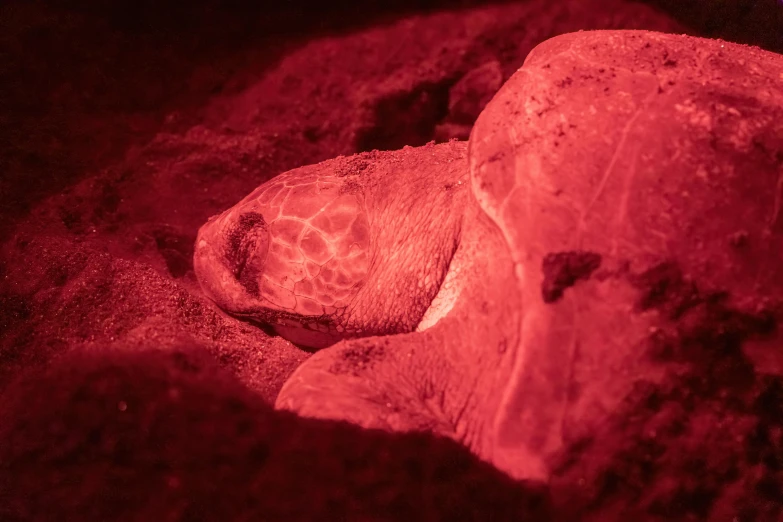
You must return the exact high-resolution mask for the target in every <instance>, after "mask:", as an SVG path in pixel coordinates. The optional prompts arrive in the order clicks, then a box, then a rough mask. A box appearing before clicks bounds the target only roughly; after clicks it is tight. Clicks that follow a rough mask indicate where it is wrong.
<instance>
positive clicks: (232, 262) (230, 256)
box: [226, 212, 269, 296]
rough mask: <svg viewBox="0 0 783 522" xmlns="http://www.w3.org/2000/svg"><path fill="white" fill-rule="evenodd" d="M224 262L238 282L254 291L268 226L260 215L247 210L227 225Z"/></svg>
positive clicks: (267, 243)
mask: <svg viewBox="0 0 783 522" xmlns="http://www.w3.org/2000/svg"><path fill="white" fill-rule="evenodd" d="M227 239H228V241H227V251H226V262H227V264H228V268H229V269H230V270H231V272H232V273H233V274H234V277H235V278H236V279H237V281H239V283H240V284H241V285H242V286H243V287H244V288H245V289H246V290H247V291H248V292H249V293H250V294H252V295H256V296H257V295H258V275H259V274H260V273H261V270H262V269H263V267H264V262H265V260H266V255H267V252H268V251H269V227H268V225H267V223H266V221H264V216H262V215H261V214H259V213H258V212H247V213H245V214H242V215H241V216H239V219H237V220H236V222H235V223H234V224H233V225H232V226H231V228H230V230H229V232H228V234H227Z"/></svg>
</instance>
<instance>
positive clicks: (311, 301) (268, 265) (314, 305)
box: [234, 169, 370, 317]
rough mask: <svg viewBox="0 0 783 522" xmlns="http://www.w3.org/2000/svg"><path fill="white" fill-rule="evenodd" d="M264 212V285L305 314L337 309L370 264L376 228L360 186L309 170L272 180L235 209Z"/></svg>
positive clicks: (285, 306)
mask: <svg viewBox="0 0 783 522" xmlns="http://www.w3.org/2000/svg"><path fill="white" fill-rule="evenodd" d="M251 211H252V212H258V213H260V214H262V215H263V216H264V219H265V220H266V222H267V224H268V227H269V230H270V245H269V253H270V254H271V255H268V256H267V257H266V260H265V263H264V270H263V274H262V275H261V284H260V286H259V291H260V293H261V294H263V296H264V297H265V299H267V300H269V301H270V302H271V303H272V304H273V305H275V306H277V307H279V308H280V309H282V310H285V311H288V312H290V313H294V314H299V315H303V316H315V317H319V316H323V315H332V314H335V313H337V312H338V311H339V309H341V308H344V307H345V306H346V305H347V304H348V303H347V302H346V299H347V298H348V296H349V295H350V293H351V291H352V290H353V289H354V288H355V286H356V285H358V284H361V282H362V281H363V280H364V278H365V276H366V275H367V271H368V268H369V255H368V251H369V247H370V234H369V223H368V220H367V214H366V212H365V210H364V203H363V201H362V199H361V194H360V193H359V192H353V193H345V191H344V190H343V183H342V180H341V179H333V180H332V179H328V178H324V176H319V175H316V174H312V173H309V172H308V171H307V170H306V169H305V171H304V172H296V173H289V174H284V175H282V176H279V177H277V178H275V179H273V180H272V181H270V182H269V183H266V184H264V185H262V186H261V187H259V188H258V189H257V190H255V191H254V192H253V193H252V194H250V196H248V197H247V198H245V199H244V200H243V201H242V202H241V203H240V204H239V205H237V207H235V209H234V212H251Z"/></svg>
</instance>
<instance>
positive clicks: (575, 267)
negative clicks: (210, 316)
mask: <svg viewBox="0 0 783 522" xmlns="http://www.w3.org/2000/svg"><path fill="white" fill-rule="evenodd" d="M467 156H468V158H467V170H466V172H469V175H466V174H464V173H463V171H462V170H461V169H463V168H465V167H464V166H465V165H466V163H465V144H464V143H454V142H452V143H447V144H442V145H437V146H435V145H430V146H427V147H423V148H419V149H405V150H402V151H398V152H392V153H374V154H370V155H360V156H357V157H354V158H348V159H346V158H343V159H338V160H334V161H333V162H331V163H330V162H327V163H322V164H320V165H319V166H316V167H305V168H304V169H299V170H295V171H292V172H289V173H287V174H284V175H283V176H282V177H280V178H277V179H276V180H273V181H272V182H271V183H270V184H267V185H263V186H262V187H259V189H257V190H256V192H254V193H253V194H251V195H250V196H248V198H245V199H244V200H243V201H242V202H240V203H239V204H238V205H237V206H235V207H234V208H232V209H231V210H229V211H227V212H226V213H224V214H223V215H222V216H221V217H218V218H217V219H215V220H213V221H211V222H210V223H208V224H207V225H206V226H205V227H204V228H203V229H202V230H201V232H200V234H199V239H198V240H197V242H198V243H197V248H196V257H195V263H196V270H197V274H198V276H199V278H200V280H201V283H202V285H203V286H204V288H205V290H206V291H207V293H208V294H209V295H211V296H212V297H213V298H214V299H215V300H216V301H217V302H218V304H220V305H221V306H223V307H224V308H226V309H227V310H229V311H232V312H234V313H241V314H247V313H253V314H256V317H258V318H259V319H261V320H270V319H271V320H272V322H275V321H277V320H278V319H281V320H282V321H283V323H284V329H282V330H281V333H283V334H284V335H289V336H290V338H292V339H293V340H298V341H299V342H304V344H307V343H311V344H328V343H329V342H332V341H334V340H335V339H337V338H339V337H355V336H359V335H364V334H370V335H375V336H374V337H368V338H359V339H347V340H343V341H342V342H340V343H338V344H336V345H334V346H331V347H329V348H326V349H324V350H321V351H319V352H317V353H315V354H314V355H313V356H312V357H311V358H310V359H308V360H307V361H306V362H305V363H304V364H302V365H301V366H300V367H299V368H298V369H297V370H296V371H295V372H294V374H293V375H292V376H291V378H290V379H289V380H288V381H287V382H286V384H285V385H284V387H283V389H282V390H281V392H280V395H279V397H278V399H277V404H276V406H277V407H278V408H283V409H288V410H293V411H295V412H298V413H299V414H301V415H304V416H309V417H320V418H330V419H344V420H348V421H351V422H354V423H358V424H360V425H362V426H366V427H375V428H383V429H391V430H400V431H406V430H417V429H426V430H431V431H433V432H436V433H439V434H443V435H446V436H449V437H452V438H455V439H457V440H459V441H461V442H462V443H463V444H465V445H467V446H468V447H469V448H471V449H472V450H473V451H474V452H475V453H476V454H478V455H479V456H481V457H482V458H484V459H486V460H488V461H490V462H492V463H494V464H495V465H496V466H497V467H499V468H500V469H503V470H505V471H506V472H508V473H509V474H511V475H513V476H515V477H520V478H547V477H548V476H549V475H550V474H551V472H552V465H553V464H552V463H553V458H554V456H555V455H557V454H558V452H560V451H561V450H562V449H563V448H564V447H566V446H568V445H570V444H572V443H574V442H575V441H578V440H580V438H581V437H583V436H584V435H585V434H587V433H589V432H590V431H591V430H592V429H594V428H595V427H596V426H598V425H600V424H601V423H602V422H603V421H604V420H605V419H606V418H607V416H608V415H610V413H611V412H612V411H615V410H616V409H617V408H618V405H619V404H620V403H621V402H622V401H624V400H625V399H627V398H628V397H629V396H630V394H631V393H632V391H633V389H634V388H635V386H637V385H638V384H639V383H640V382H645V383H652V384H655V383H659V382H661V380H662V379H664V378H665V376H666V375H667V373H670V372H673V371H675V369H673V368H674V367H675V366H676V365H674V366H673V365H671V364H664V363H662V362H660V361H659V360H658V359H656V358H655V357H653V356H652V355H651V353H653V352H654V351H655V350H659V351H660V350H666V349H668V350H677V349H680V348H682V347H683V346H686V345H687V346H692V345H699V346H701V348H703V349H711V348H712V346H708V345H709V344H710V343H711V342H713V341H714V339H715V337H714V336H712V337H710V336H709V335H707V334H706V333H705V332H707V331H708V330H710V329H715V330H719V331H720V332H723V333H726V332H728V333H729V334H731V336H733V337H731V340H732V342H737V343H743V342H744V341H745V340H746V339H747V338H753V337H754V336H755V337H759V339H757V340H756V341H754V343H755V344H753V346H752V347H750V345H749V344H748V343H744V345H745V349H747V350H751V349H754V350H755V354H756V355H757V356H761V355H763V354H766V355H767V356H769V355H770V354H776V355H775V357H777V359H776V360H777V362H778V363H779V362H780V352H779V351H772V350H769V349H767V348H769V347H771V346H776V344H775V343H778V344H779V343H780V339H779V338H777V337H775V336H776V334H775V333H774V325H775V324H777V322H778V320H779V319H780V317H781V309H780V307H779V306H778V303H779V298H780V296H781V295H783V293H782V292H783V234H782V233H783V216H781V215H780V214H781V200H782V198H783V57H781V56H779V55H776V54H773V53H770V52H765V51H762V50H760V49H757V48H751V47H746V46H741V45H737V44H732V43H727V42H723V41H718V40H708V39H702V38H694V37H688V36H677V35H668V34H661V33H654V32H647V31H591V32H579V33H572V34H566V35H561V36H558V37H555V38H552V39H550V40H547V41H545V42H544V43H542V44H540V45H539V46H537V47H536V48H535V49H534V50H533V51H532V52H531V53H530V55H529V56H528V58H527V59H526V61H525V63H524V65H523V67H522V68H521V69H520V70H519V71H517V72H516V73H515V74H514V75H513V76H512V77H511V78H510V79H509V80H508V81H507V82H506V83H505V84H504V86H503V87H502V88H501V90H500V91H499V92H498V94H497V95H496V96H495V97H494V98H493V100H492V101H491V102H490V103H489V105H488V106H487V107H486V108H485V110H484V111H483V112H482V113H481V115H480V117H479V119H478V121H477V122H476V125H475V127H474V129H473V131H472V133H471V136H470V140H469V145H468V150H467ZM346 165H348V166H350V165H356V166H359V165H360V166H361V167H360V168H361V169H365V171H367V172H368V174H367V180H368V181H367V182H366V183H365V182H363V181H362V180H363V179H365V178H364V177H363V176H364V175H357V176H354V177H351V176H345V174H344V172H343V170H342V169H344V168H345V166H346ZM330 169H333V170H334V172H332V173H331V174H329V170H330ZM354 170H359V167H357V168H356V169H353V170H352V168H348V171H349V173H353V172H354ZM303 180H309V181H307V183H310V184H311V185H308V186H310V187H312V188H299V189H298V190H300V192H298V193H297V192H295V190H297V189H296V188H295V187H294V185H297V184H298V185H297V186H299V187H301V183H303ZM330 184H334V186H332V185H330ZM322 185H323V186H322ZM327 185H328V186H327ZM463 186H467V188H468V189H467V190H464V189H463V190H462V191H460V190H459V188H460V187H463ZM455 189H456V190H455ZM286 190H287V192H286ZM298 194H303V195H302V196H299V195H298ZM324 194H325V195H326V199H319V198H321V197H322V195H324ZM335 194H340V196H338V197H336V196H335ZM294 198H301V199H297V200H296V201H294ZM340 198H343V199H340ZM319 201H327V202H328V203H329V204H330V205H331V204H335V205H338V209H339V211H338V215H339V216H340V219H343V220H344V222H345V223H348V222H349V221H350V223H351V225H350V226H351V228H350V232H348V233H344V234H343V235H342V236H339V235H335V236H329V237H327V236H326V235H323V234H326V232H323V233H322V237H323V239H325V240H326V242H328V241H330V239H329V238H330V237H335V238H338V237H339V239H338V241H337V242H336V243H335V244H334V246H332V247H330V248H331V250H329V255H334V256H336V257H333V258H330V259H346V258H351V256H354V259H356V264H355V265H352V266H351V268H350V270H349V271H348V272H346V273H347V274H350V275H348V276H347V282H346V284H344V285H342V286H340V287H339V290H340V291H341V292H342V293H340V297H339V299H334V303H337V304H336V305H335V304H332V302H331V301H329V300H328V299H321V300H320V301H319V302H318V303H317V305H318V306H317V307H315V308H313V309H312V310H315V312H313V311H312V310H311V309H310V308H307V307H306V306H305V305H304V304H302V305H301V306H300V303H299V301H298V296H299V295H302V296H304V297H307V298H310V299H311V298H312V295H313V294H312V293H307V292H304V291H302V292H299V291H298V290H297V287H296V284H297V282H299V281H308V279H307V278H308V277H311V278H312V277H315V276H314V274H317V273H318V272H317V270H315V271H311V270H309V269H308V268H307V265H305V267H304V268H300V267H301V266H302V265H301V262H302V260H303V259H305V258H306V259H307V260H315V261H316V262H317V260H316V259H315V258H314V257H312V256H311V255H310V254H309V253H308V252H309V250H308V248H309V247H306V246H304V245H303V241H304V240H305V237H306V236H307V234H308V233H309V232H308V230H310V229H309V228H307V226H312V227H313V228H314V229H317V230H318V231H321V230H324V231H328V230H331V229H327V228H325V227H324V226H322V225H319V224H317V223H316V224H314V222H313V221H312V220H311V221H307V222H305V221H301V223H303V225H302V226H299V227H298V228H296V229H295V232H296V234H298V235H296V238H295V239H293V240H281V241H280V242H281V244H283V245H298V250H297V249H293V250H285V251H284V250H274V249H273V248H272V247H267V246H266V245H267V244H270V242H271V244H275V243H276V242H277V241H278V240H277V239H275V238H276V237H280V236H279V235H277V236H276V235H275V234H279V233H278V232H276V231H275V230H274V226H269V225H268V224H267V223H274V220H275V219H278V216H280V215H285V216H297V219H299V217H298V214H295V213H296V212H299V210H297V209H299V208H302V209H311V208H312V209H316V210H318V211H319V212H320V211H323V212H326V211H327V210H328V208H329V207H328V205H327V206H319V203H318V202H319ZM338 201H339V202H340V203H333V202H338ZM343 201H345V202H343ZM278 202H279V203H278ZM300 202H301V203H300ZM286 205H288V206H286ZM300 205H301V207H300ZM439 205H447V206H448V207H442V206H439ZM278 208H279V209H283V210H282V212H283V214H280V213H279V212H278V210H277V209H278ZM267 209H271V215H273V216H274V217H272V218H267V215H266V212H267ZM322 209H325V210H322ZM308 212H310V213H308V214H307V215H306V216H303V217H302V219H311V218H310V217H309V216H311V215H313V214H312V212H313V211H309V210H308ZM258 214H260V216H259V215H258ZM344 214H347V215H344ZM248 215H249V216H250V217H246V216H248ZM261 217H263V220H262V219H261ZM313 219H315V218H313ZM324 219H326V218H324ZM298 222H299V221H298ZM258 223H261V225H259V224H258ZM354 226H356V230H354V228H353V227H354ZM338 228H339V230H340V231H346V230H349V229H348V225H347V224H345V225H342V226H341V227H338ZM319 233H321V232H319ZM269 234H271V236H270V235H269ZM269 237H272V238H273V239H271V240H270V239H269ZM345 238H348V239H345ZM286 241H288V242H286ZM320 244H321V245H322V246H321V247H320V248H324V247H323V242H322V243H320ZM280 248H281V249H282V247H280ZM351 249H353V250H351ZM322 251H323V250H318V252H322ZM258 252H261V253H262V255H261V256H260V257H257V258H256V257H254V256H257V253H258ZM283 252H285V253H283ZM339 252H346V253H345V254H344V255H343V254H339ZM251 254H252V255H251ZM285 255H287V256H289V259H291V263H292V264H289V265H288V268H284V267H282V266H281V264H280V261H281V259H284V256H285ZM340 256H342V257H340ZM326 257H327V256H324V259H325V258H326ZM248 259H251V260H250V261H247V260H248ZM306 262H307V261H305V263H306ZM264 263H266V265H264ZM340 263H341V261H340ZM248 266H251V267H252V272H251V277H250V279H251V280H250V281H246V282H245V283H243V282H242V281H243V277H244V274H245V271H246V270H247V267H248ZM266 266H269V267H270V270H271V273H272V274H273V275H272V276H271V278H272V279H274V278H278V279H277V280H276V281H277V283H276V284H277V286H278V287H281V288H286V291H287V292H289V293H288V294H286V295H288V296H289V297H288V301H285V302H284V301H283V300H282V298H281V300H278V301H276V299H278V297H277V295H278V294H277V293H276V292H279V291H278V290H276V289H275V288H270V289H269V290H267V289H266V288H267V287H265V286H263V285H264V284H266V283H260V284H256V283H255V282H254V281H257V280H258V281H260V280H259V279H257V277H258V274H261V273H262V272H263V271H265V270H267V268H265V267H266ZM324 266H325V265H324ZM286 275H288V276H289V277H292V278H293V281H294V282H293V283H291V282H290V281H289V280H283V279H279V278H281V277H285V276H286ZM419 282H421V284H420V283H419ZM243 285H244V286H243ZM286 285H288V286H286ZM292 285H293V286H292ZM242 287H244V288H245V289H246V290H240V288H242ZM291 288H293V290H290V289H291ZM308 288H309V287H308ZM322 288H326V287H325V286H322ZM349 288H350V289H349ZM250 289H252V290H250ZM255 289H258V292H260V293H258V292H257V293H255V294H254V292H255V291H256V290H255ZM397 290H399V292H398V291H397ZM246 291H247V292H248V293H245V292H246ZM265 292H266V293H265ZM247 295H253V296H254V297H253V298H252V299H250V298H249V297H247ZM291 295H293V296H294V297H295V298H291V297H290V296H291ZM319 299H320V298H319ZM430 302H432V303H433V311H430V312H428V311H427V305H428V303H430ZM264 303H266V304H264ZM269 303H271V304H269ZM308 303H309V302H308ZM308 306H309V304H308ZM330 307H331V308H330ZM716 310H717V311H716ZM315 316H318V317H319V318H320V321H321V322H323V323H325V324H326V325H327V327H325V328H322V329H319V326H318V325H319V324H321V323H320V322H319V320H315V319H314V317H315ZM379 318H380V319H379ZM738 318H739V319H738ZM421 320H424V324H421ZM417 321H418V323H417ZM710 321H712V322H710ZM378 325H384V326H382V327H379V326H378ZM297 326H300V327H299V329H298V331H312V332H316V331H317V332H322V334H323V335H322V334H321V333H319V334H318V335H317V336H316V337H312V336H310V335H297V334H296V333H295V332H296V331H297V330H296V327H297ZM308 328H309V330H307V329H308ZM341 328H342V329H341ZM360 330H361V331H360ZM414 330H417V331H414ZM335 332H336V333H335ZM394 332H401V333H398V334H397V335H383V336H378V334H389V333H394ZM720 332H719V333H720ZM727 335H728V334H727ZM324 336H325V337H324ZM705 339H707V341H705ZM721 339H723V338H721ZM313 341H315V342H313ZM721 342H723V341H721ZM726 342H728V341H726ZM689 343H690V344H689ZM699 343H701V344H699ZM773 358H774V357H773ZM768 360H771V359H768ZM782 367H783V365H782ZM781 371H783V370H781Z"/></svg>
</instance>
